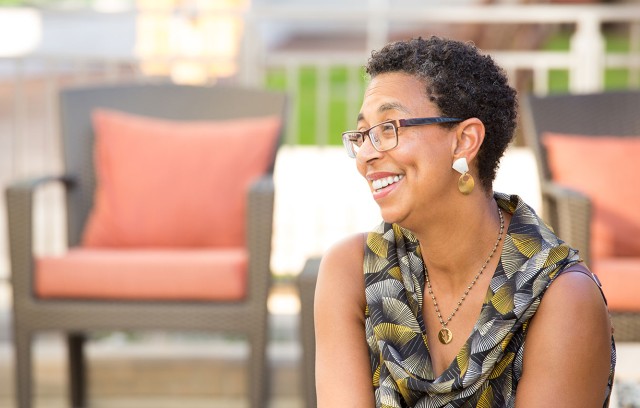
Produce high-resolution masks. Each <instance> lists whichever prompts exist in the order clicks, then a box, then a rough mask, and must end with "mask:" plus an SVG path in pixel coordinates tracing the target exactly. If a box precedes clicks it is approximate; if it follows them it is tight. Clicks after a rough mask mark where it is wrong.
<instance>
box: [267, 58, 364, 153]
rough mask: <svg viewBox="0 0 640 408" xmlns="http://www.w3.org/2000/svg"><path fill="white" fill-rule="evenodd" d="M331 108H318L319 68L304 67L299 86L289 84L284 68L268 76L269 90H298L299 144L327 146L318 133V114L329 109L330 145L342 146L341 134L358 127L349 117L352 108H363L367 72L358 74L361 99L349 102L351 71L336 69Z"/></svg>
mask: <svg viewBox="0 0 640 408" xmlns="http://www.w3.org/2000/svg"><path fill="white" fill-rule="evenodd" d="M327 75H328V83H329V94H328V101H329V103H328V106H324V107H320V106H318V105H317V92H318V87H319V81H320V78H319V76H320V73H319V72H318V70H317V69H316V68H315V67H302V68H301V69H300V70H299V71H298V83H297V84H287V77H286V73H285V71H284V70H283V69H274V70H271V71H269V72H268V74H267V80H266V82H267V87H268V88H270V89H274V90H285V91H286V90H287V89H294V88H297V89H298V94H297V96H296V100H294V101H292V102H293V103H295V104H296V106H295V108H294V111H295V112H296V113H297V115H296V116H297V117H296V120H297V128H296V129H292V131H293V136H292V138H293V140H291V142H293V143H295V144H303V145H314V144H318V143H320V144H323V143H322V142H323V140H322V136H321V135H318V134H317V131H316V130H317V128H318V127H319V126H318V125H320V124H319V123H317V120H318V118H319V115H318V112H319V111H320V110H323V109H326V110H327V112H328V115H329V120H328V123H326V124H324V125H325V126H326V128H327V130H328V134H329V136H328V140H326V144H329V145H339V144H340V143H342V140H341V134H342V132H343V131H345V130H347V129H348V128H352V127H353V126H354V125H355V121H356V118H355V117H353V118H348V117H347V114H348V112H349V107H351V110H355V111H356V112H357V110H358V109H359V107H360V103H361V100H360V98H361V97H362V92H361V90H362V89H364V75H363V72H362V71H360V72H358V78H359V79H360V80H359V83H358V85H359V91H358V92H356V93H357V100H349V89H348V83H349V72H348V69H347V68H346V67H334V68H331V69H329V71H328V74H327Z"/></svg>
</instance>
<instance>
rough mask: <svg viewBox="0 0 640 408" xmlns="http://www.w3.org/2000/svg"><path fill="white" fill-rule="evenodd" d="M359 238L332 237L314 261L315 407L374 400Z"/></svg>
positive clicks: (361, 240)
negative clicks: (316, 272) (316, 265)
mask: <svg viewBox="0 0 640 408" xmlns="http://www.w3.org/2000/svg"><path fill="white" fill-rule="evenodd" d="M364 242H365V235H364V234H358V235H354V236H351V237H349V238H347V239H345V240H343V241H341V242H338V243H337V244H335V245H334V246H333V247H331V248H330V249H329V250H328V251H327V252H326V253H325V254H324V256H323V257H322V262H321V263H320V272H319V275H318V282H317V285H316V295H315V305H314V316H315V321H314V323H315V331H316V392H317V397H318V407H323V408H324V407H337V406H342V407H371V406H373V405H374V396H373V388H372V382H371V367H370V363H369V351H368V348H367V342H366V335H365V313H364V312H365V304H366V299H365V294H364V271H363V268H362V265H363V258H364ZM345 367H348V368H349V369H348V370H345Z"/></svg>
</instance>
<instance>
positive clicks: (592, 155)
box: [522, 91, 640, 341]
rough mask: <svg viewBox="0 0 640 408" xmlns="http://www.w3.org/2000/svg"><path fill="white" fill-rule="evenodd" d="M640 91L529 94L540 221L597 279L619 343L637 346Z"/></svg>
mask: <svg viewBox="0 0 640 408" xmlns="http://www.w3.org/2000/svg"><path fill="white" fill-rule="evenodd" d="M639 107H640V91H617V92H602V93H594V94H580V95H550V96H542V97H539V96H533V95H529V96H527V97H526V98H524V100H523V110H522V113H523V116H522V121H523V125H524V136H525V140H526V142H527V144H528V145H529V146H530V147H531V148H532V149H533V151H534V153H535V156H536V159H537V162H538V168H539V176H540V180H541V190H542V202H543V217H544V218H545V220H546V221H547V222H548V223H549V224H550V225H551V226H552V227H553V228H554V230H555V231H556V233H557V234H558V235H559V236H560V237H561V238H562V239H563V240H565V241H566V242H568V243H569V244H570V245H572V246H573V247H575V248H577V249H578V250H579V251H580V255H581V257H582V258H583V259H584V260H585V261H586V262H587V264H588V266H589V267H590V269H591V270H592V271H593V272H594V273H595V274H596V275H597V276H598V278H599V279H600V281H601V282H602V285H603V290H604V293H605V295H606V297H607V300H608V302H609V309H610V311H611V314H612V318H613V324H614V328H615V338H616V340H617V341H639V340H640V298H638V297H637V294H636V292H637V290H636V288H637V287H638V285H640V212H639V211H638V209H639V208H640V190H638V183H637V179H636V175H637V174H640V161H639V160H638V154H640V115H639V113H640V110H639V109H640V108H639Z"/></svg>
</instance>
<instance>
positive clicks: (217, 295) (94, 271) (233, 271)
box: [34, 248, 248, 301]
mask: <svg viewBox="0 0 640 408" xmlns="http://www.w3.org/2000/svg"><path fill="white" fill-rule="evenodd" d="M247 265H248V254H247V251H246V250H245V249H244V248H225V249H198V250H196V249H173V248H172V249H166V250H111V249H84V248H73V249H71V250H69V251H68V252H67V253H66V254H65V255H64V256H57V257H41V258H38V259H37V260H36V268H35V276H34V280H35V282H34V288H35V292H36V296H38V297H40V298H68V299H105V300H106V299H112V300H193V301H207V300H208V301H211V300H217V301H236V300H242V299H244V298H245V296H246V286H247V285H246V281H247Z"/></svg>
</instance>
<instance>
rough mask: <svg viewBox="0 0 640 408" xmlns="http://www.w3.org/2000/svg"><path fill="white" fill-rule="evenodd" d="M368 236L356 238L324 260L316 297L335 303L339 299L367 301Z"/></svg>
mask: <svg viewBox="0 0 640 408" xmlns="http://www.w3.org/2000/svg"><path fill="white" fill-rule="evenodd" d="M365 239H366V237H365V234H364V233H360V234H355V235H352V236H349V237H347V238H345V239H343V240H342V241H340V242H338V243H336V244H334V245H333V246H332V247H331V248H329V250H327V252H326V253H325V254H324V256H323V257H322V261H321V263H320V271H319V274H318V283H317V286H316V296H317V297H319V299H320V300H323V295H326V296H328V297H330V298H332V299H335V298H336V297H337V296H338V295H342V296H347V298H346V299H347V300H348V299H359V300H362V301H363V300H364V297H363V296H364V277H363V270H362V263H363V259H364V242H365Z"/></svg>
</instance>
